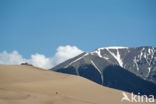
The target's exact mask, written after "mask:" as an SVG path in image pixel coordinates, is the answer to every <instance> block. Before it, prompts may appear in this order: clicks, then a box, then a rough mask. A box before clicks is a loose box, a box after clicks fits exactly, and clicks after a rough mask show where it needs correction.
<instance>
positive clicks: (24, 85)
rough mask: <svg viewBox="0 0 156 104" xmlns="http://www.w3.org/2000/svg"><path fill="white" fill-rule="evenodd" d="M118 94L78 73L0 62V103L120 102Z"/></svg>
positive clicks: (118, 103) (88, 103) (78, 103)
mask: <svg viewBox="0 0 156 104" xmlns="http://www.w3.org/2000/svg"><path fill="white" fill-rule="evenodd" d="M121 98H122V93H121V91H118V90H114V89H110V88H106V87H103V86H101V85H98V84H96V83H94V82H91V81H89V80H87V79H85V78H82V77H79V76H73V75H68V74H61V73H57V72H52V71H49V70H44V69H40V68H36V67H32V66H25V65H0V104H121ZM126 103H127V102H125V103H124V104H126ZM150 104H152V103H150Z"/></svg>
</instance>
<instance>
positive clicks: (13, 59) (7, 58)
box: [0, 51, 26, 64]
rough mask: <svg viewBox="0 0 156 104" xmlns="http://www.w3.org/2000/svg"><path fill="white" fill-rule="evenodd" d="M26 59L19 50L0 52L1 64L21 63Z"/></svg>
mask: <svg viewBox="0 0 156 104" xmlns="http://www.w3.org/2000/svg"><path fill="white" fill-rule="evenodd" d="M25 61H26V60H25V59H23V58H22V56H21V55H20V54H19V53H18V52H17V51H13V52H11V53H8V52H6V51H3V52H2V53H0V64H20V63H22V62H25Z"/></svg>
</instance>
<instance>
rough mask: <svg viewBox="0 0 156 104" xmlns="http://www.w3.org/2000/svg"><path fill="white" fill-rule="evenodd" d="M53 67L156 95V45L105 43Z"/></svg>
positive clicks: (105, 83)
mask: <svg viewBox="0 0 156 104" xmlns="http://www.w3.org/2000/svg"><path fill="white" fill-rule="evenodd" d="M51 70H54V71H57V72H62V73H68V74H74V75H79V76H82V77H85V78H87V79H90V80H92V81H94V82H96V83H98V84H101V85H104V86H107V87H111V88H116V89H120V90H124V91H128V92H134V93H136V94H137V93H138V92H140V93H141V94H147V95H149V94H154V95H156V90H155V89H156V48H153V47H148V46H146V47H136V48H128V47H105V48H99V49H96V50H94V51H92V52H90V53H87V52H84V53H82V54H80V55H78V56H76V57H74V58H72V59H69V60H67V61H65V62H63V63H61V64H59V65H57V66H55V67H54V68H52V69H51Z"/></svg>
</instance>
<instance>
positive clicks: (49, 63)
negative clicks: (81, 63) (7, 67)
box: [0, 45, 83, 69]
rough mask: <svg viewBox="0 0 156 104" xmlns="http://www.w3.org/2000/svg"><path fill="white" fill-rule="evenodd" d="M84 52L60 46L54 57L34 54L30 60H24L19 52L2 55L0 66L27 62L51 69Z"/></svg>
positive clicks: (3, 53) (0, 56)
mask: <svg viewBox="0 0 156 104" xmlns="http://www.w3.org/2000/svg"><path fill="white" fill-rule="evenodd" d="M82 52H83V51H82V50H80V49H79V48H77V47H76V46H70V45H67V46H59V47H58V48H57V51H56V53H55V55H54V56H53V57H46V56H45V55H43V54H39V53H36V54H32V55H31V58H30V59H26V58H24V57H23V56H22V55H21V54H20V53H18V51H13V52H11V53H8V52H7V51H3V52H1V53H0V64H21V63H24V62H27V63H29V64H32V65H34V66H37V67H41V68H46V69H49V68H51V67H53V66H55V65H57V64H59V63H61V62H63V61H65V60H67V59H69V58H72V57H74V56H77V55H79V54H81V53H82Z"/></svg>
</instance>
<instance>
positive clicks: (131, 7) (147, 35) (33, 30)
mask: <svg viewBox="0 0 156 104" xmlns="http://www.w3.org/2000/svg"><path fill="white" fill-rule="evenodd" d="M65 45H71V46H77V47H78V48H80V49H81V50H83V51H87V52H90V51H92V50H94V49H96V48H99V47H106V46H129V47H136V46H154V47H155V46H156V1H155V0H107V1H106V0H0V52H2V51H4V50H6V51H8V52H12V51H13V50H17V51H18V52H20V53H21V54H22V55H23V56H24V57H29V56H30V55H31V54H34V53H41V54H44V55H46V56H52V55H53V54H54V53H55V52H56V49H57V47H59V46H65Z"/></svg>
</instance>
